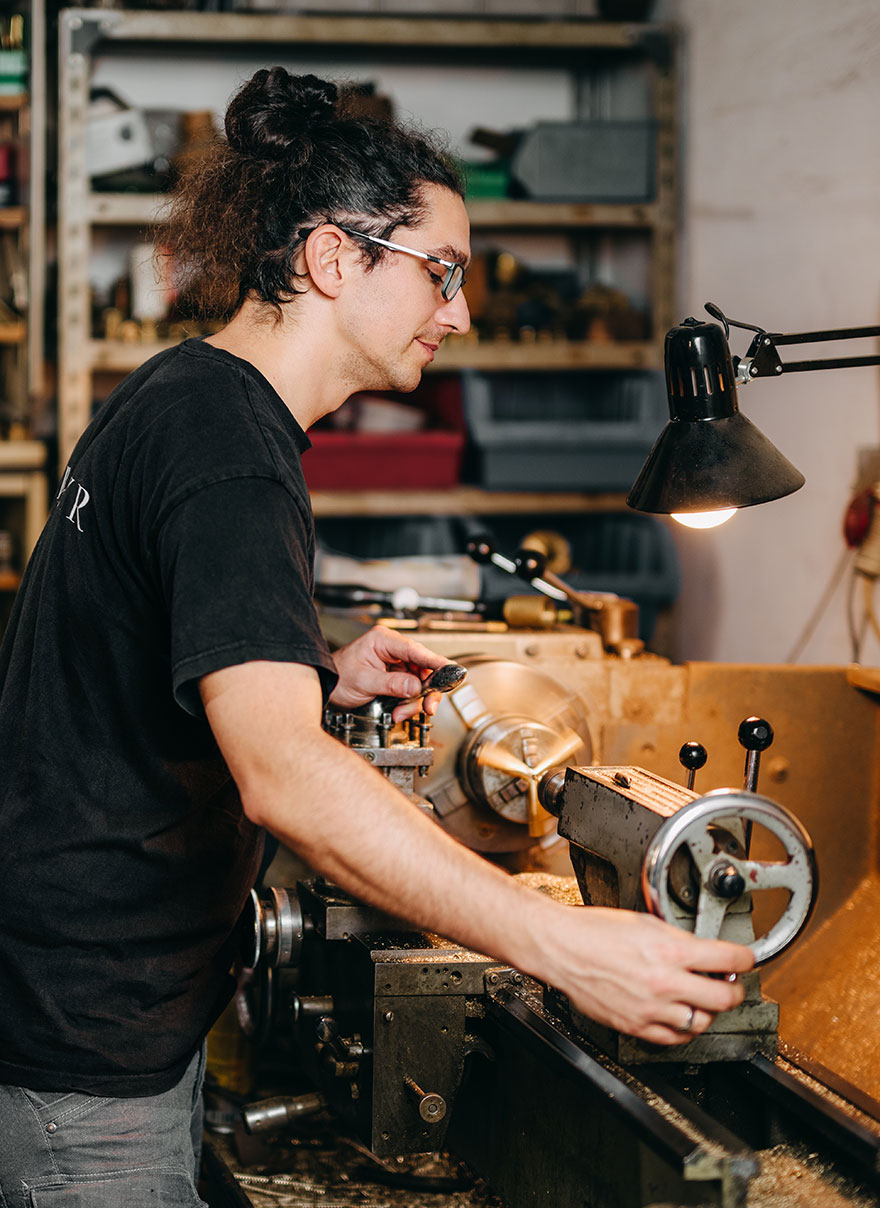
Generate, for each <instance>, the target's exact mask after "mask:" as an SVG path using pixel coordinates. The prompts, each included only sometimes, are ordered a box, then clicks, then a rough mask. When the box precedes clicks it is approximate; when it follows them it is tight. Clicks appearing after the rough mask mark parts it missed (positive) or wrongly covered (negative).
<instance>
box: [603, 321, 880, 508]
mask: <svg viewBox="0 0 880 1208" xmlns="http://www.w3.org/2000/svg"><path fill="white" fill-rule="evenodd" d="M706 310H707V311H708V313H709V314H710V315H711V316H712V317H713V318H714V319H717V320H718V323H708V322H700V320H698V319H694V318H688V319H685V320H684V321H683V322H682V323H681V324H680V326H678V327H673V328H672V329H671V331H668V332H667V333H666V346H665V356H664V360H665V365H666V388H667V393H668V395H669V417H670V418H669V422H668V423H667V425H666V427H665V428H664V429H663V431H662V432H661V434H660V436H659V437H658V439H657V441H656V443H655V444H654V447H653V449H652V450H651V452H650V453H649V455H648V460H647V461H646V462H645V464H644V466H643V467H642V469H641V472H640V474H639V476H638V478H637V479H636V481H635V484H634V486H633V488H632V490H631V491H630V493H629V495H628V496H627V500H626V502H627V503H628V504H629V506H630V507H631V508H634V509H635V510H636V511H638V512H662V513H667V514H671V515H672V516H673V517H674V518H675V519H676V520H678V521H680V522H681V523H682V524H687V525H689V526H690V527H692V528H712V527H714V526H715V525H717V524H722V523H723V522H724V521H725V520H728V519H730V517H731V516H732V515H733V513H734V512H735V511H736V510H737V508H744V507H751V506H752V505H753V504H756V503H768V502H769V501H770V500H771V499H781V498H782V497H783V496H785V495H790V494H792V493H793V492H794V491H797V490H798V489H799V488H800V487H802V486H803V485H804V481H805V480H804V476H803V474H801V472H800V471H799V470H797V469H796V468H795V467H794V466H793V465H792V464H791V462H790V461H789V460H788V459H787V458H786V457H783V455H782V454H781V453H780V452H779V450H778V449H777V448H776V447H775V446H774V445H773V444H771V443H770V441H769V440H768V439H767V437H766V436H764V434H763V433H762V432H760V431H759V430H758V429H757V428H756V427H755V425H754V424H753V423H752V422H751V420H749V419H747V418H746V417H745V416H744V415H743V414H742V413H741V412H740V409H739V403H738V401H737V397H736V386H737V383H739V384H740V385H745V384H746V383H747V382H750V381H752V380H753V379H754V378H758V377H779V376H781V374H783V373H803V372H806V371H809V370H813V369H841V368H845V367H847V366H853V365H880V354H873V355H868V356H850V357H836V358H829V359H825V360H813V361H789V362H783V361H782V360H781V359H780V357H779V353H778V351H777V349H778V348H779V347H780V346H783V345H786V344H814V343H821V342H823V341H826V340H855V339H863V338H865V337H870V336H878V335H880V327H848V328H839V329H837V330H835V331H807V332H799V333H794V334H788V335H783V334H780V333H774V332H767V331H764V330H763V328H760V327H755V326H753V325H752V324H751V323H738V322H736V320H734V319H728V318H726V316H725V315H724V314H723V313H722V311H721V310H720V309H719V307H717V306H716V305H715V304H714V303H713V302H707V303H706ZM719 323H720V324H721V326H719V325H718V324H719ZM731 327H739V328H743V329H745V330H747V331H752V332H754V333H755V335H754V338H753V340H752V343H751V345H750V346H749V350H748V352H747V353H746V355H745V356H744V357H742V358H740V357H733V356H731V352H730V347H729V345H728V342H727V341H728V338H729V336H730V328H731ZM722 328H723V330H722Z"/></svg>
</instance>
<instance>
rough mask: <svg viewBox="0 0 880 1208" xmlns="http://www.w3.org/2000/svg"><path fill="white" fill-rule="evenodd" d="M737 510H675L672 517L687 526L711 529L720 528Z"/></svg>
mask: <svg viewBox="0 0 880 1208" xmlns="http://www.w3.org/2000/svg"><path fill="white" fill-rule="evenodd" d="M734 512H736V508H718V509H717V511H714V512H673V513H672V519H673V520H677V521H678V523H679V524H683V525H684V526H685V528H693V529H710V528H718V525H719V524H724V522H725V521H727V520H729V519H730V517H731V516H732V515H733V514H734Z"/></svg>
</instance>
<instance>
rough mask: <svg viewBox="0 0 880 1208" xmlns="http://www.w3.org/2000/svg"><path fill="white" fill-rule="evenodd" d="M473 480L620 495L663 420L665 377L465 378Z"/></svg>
mask: <svg viewBox="0 0 880 1208" xmlns="http://www.w3.org/2000/svg"><path fill="white" fill-rule="evenodd" d="M463 398H464V414H465V421H466V423H467V426H468V430H469V432H470V438H471V449H470V475H471V476H472V477H473V478H474V479H475V480H476V481H477V482H479V483H480V485H482V486H484V487H487V488H489V489H490V490H539V491H623V490H628V489H629V487H631V486H632V484H633V482H634V481H635V479H636V477H637V475H638V473H639V470H640V469H641V468H642V464H643V462H644V460H645V458H646V457H647V455H648V453H649V452H650V450H651V446H652V445H653V444H654V441H655V440H656V439H657V437H658V436H659V434H660V432H661V430H662V428H663V425H664V423H665V422H666V420H667V418H668V405H667V400H666V388H665V385H664V380H663V375H662V374H660V373H655V372H650V371H647V370H645V371H641V370H639V371H632V372H629V371H626V372H614V373H590V372H564V373H554V374H537V373H536V374H528V373H524V374H502V373H497V374H482V373H468V374H466V375H465V376H464V387H463Z"/></svg>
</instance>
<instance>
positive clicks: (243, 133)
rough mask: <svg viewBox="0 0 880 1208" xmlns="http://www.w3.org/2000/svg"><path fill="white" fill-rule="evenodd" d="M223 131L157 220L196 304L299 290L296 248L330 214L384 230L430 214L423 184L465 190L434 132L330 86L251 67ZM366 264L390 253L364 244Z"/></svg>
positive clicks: (231, 307) (278, 298)
mask: <svg viewBox="0 0 880 1208" xmlns="http://www.w3.org/2000/svg"><path fill="white" fill-rule="evenodd" d="M225 126H226V137H225V139H224V138H222V137H219V136H218V137H217V140H216V145H215V147H213V148H211V150H210V151H209V153H207V154H204V155H202V156H200V157H199V159H198V161H197V163H196V165H195V166H194V167H192V168H191V169H190V170H189V171H186V172H184V173H183V175H182V176H181V178H180V180H179V181H178V183H177V186H176V188H175V190H174V191H173V194H172V197H171V200H170V203H169V206H168V210H167V212H166V215H165V216H164V218H163V221H162V224H161V228H160V232H159V233H160V238H161V242H162V244H163V247H164V250H165V252H166V253H167V254H170V255H171V257H172V258H173V262H174V264H175V268H176V272H177V273H178V276H179V280H180V283H181V292H182V293H183V294H184V295H185V296H186V298H187V302H188V304H189V305H190V306H192V307H193V308H194V309H196V310H197V311H199V312H201V313H203V314H206V315H213V316H217V317H228V316H229V315H231V314H233V313H234V312H235V311H236V310H237V309H238V308H239V307H240V306H241V304H242V302H244V300H245V299H246V298H247V297H249V296H253V297H255V298H257V299H259V300H261V301H263V302H266V303H268V304H270V305H271V306H274V307H275V308H276V310H277V311H278V313H279V315H280V313H281V312H280V309H279V308H280V306H281V305H282V304H283V303H285V302H289V301H291V299H293V298H294V297H295V296H296V295H297V294H298V293H299V292H301V291H300V290H297V288H296V281H297V278H298V277H299V276H301V274H298V273H297V272H296V270H295V268H294V265H295V262H296V257H297V255H298V253H299V252H300V250H301V249H302V247H303V245H304V243H305V240H306V239H307V237H308V235H309V233H310V231H312V230H313V229H314V228H315V227H316V226H320V225H321V223H323V222H339V223H353V224H356V225H357V226H358V227H359V228H360V229H363V230H365V231H366V232H367V233H369V234H371V235H377V236H379V237H380V238H384V239H387V238H388V237H389V236H390V235H392V234H393V232H394V230H395V228H397V227H398V226H401V225H415V224H417V223H418V222H419V220H420V218H421V217H422V216H423V214H424V206H423V201H422V189H423V186H424V185H426V184H436V185H442V186H444V187H445V188H447V189H450V190H452V191H453V192H455V193H457V194H459V196H463V194H464V190H463V186H462V182H461V178H460V177H459V175H458V174H457V172H456V171H455V169H454V168H453V167H452V166H451V164H450V163H449V162H448V160H447V158H446V157H445V155H444V151H443V148H442V147H441V146H440V145H439V144H438V143H437V142H436V141H435V140H434V139H433V138H432V137H430V136H428V135H426V134H423V133H421V132H420V131H416V130H414V129H407V128H406V127H404V126H401V125H399V124H398V123H395V122H389V121H384V120H382V119H380V118H374V117H366V116H362V115H359V114H354V113H351V112H347V111H346V106H345V102H344V100H343V101H340V93H339V90H338V89H337V87H336V85H335V84H332V83H329V82H327V81H326V80H320V79H318V78H317V77H316V76H312V75H304V76H293V75H290V74H289V73H288V72H287V71H285V70H284V68H283V67H272V68H269V69H263V70H261V71H258V72H256V74H255V75H254V76H253V77H252V78H251V79H250V80H249V81H248V82H247V83H246V84H245V85H244V86H243V87H242V88H241V89H240V90H239V92H238V93H236V95H235V96H234V97H233V98H232V100H231V102H230V104H229V108H228V109H227V112H226V122H225ZM361 254H362V255H363V256H364V258H365V260H366V261H367V262H368V263H369V264H371V265H372V264H375V263H376V262H377V261H378V260H379V259H380V258H381V256H382V255H383V254H384V250H383V249H381V248H378V247H377V246H376V245H367V246H364V247H362V248H361Z"/></svg>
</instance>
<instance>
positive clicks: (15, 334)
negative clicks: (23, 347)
mask: <svg viewBox="0 0 880 1208" xmlns="http://www.w3.org/2000/svg"><path fill="white" fill-rule="evenodd" d="M26 339H27V323H25V321H24V319H14V320H12V321H11V322H8V323H0V344H23V343H24V342H25V340H26Z"/></svg>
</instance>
